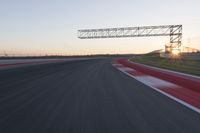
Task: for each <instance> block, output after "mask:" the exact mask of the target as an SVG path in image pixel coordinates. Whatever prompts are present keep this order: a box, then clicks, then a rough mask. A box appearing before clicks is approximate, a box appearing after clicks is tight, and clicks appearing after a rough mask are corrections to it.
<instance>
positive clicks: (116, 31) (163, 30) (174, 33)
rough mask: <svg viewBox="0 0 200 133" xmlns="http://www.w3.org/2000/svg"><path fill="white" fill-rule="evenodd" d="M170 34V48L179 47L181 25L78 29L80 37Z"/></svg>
mask: <svg viewBox="0 0 200 133" xmlns="http://www.w3.org/2000/svg"><path fill="white" fill-rule="evenodd" d="M151 36H170V42H169V43H170V46H169V47H171V48H179V47H180V46H181V43H182V25H161V26H142V27H124V28H105V29H84V30H78V38H80V39H96V38H121V37H151Z"/></svg>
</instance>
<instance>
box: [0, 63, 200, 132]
mask: <svg viewBox="0 0 200 133" xmlns="http://www.w3.org/2000/svg"><path fill="white" fill-rule="evenodd" d="M184 132H185V133H200V115H199V114H198V113H196V112H194V111H192V110H190V109H188V108H186V107H184V106H183V105H181V104H179V103H177V102H175V101H173V100H171V99H169V98H168V97H166V96H164V95H162V94H160V93H158V92H156V91H154V90H152V89H151V88H150V87H148V86H146V85H144V84H142V83H140V82H138V81H136V80H134V79H132V78H130V77H128V76H127V75H125V74H123V73H122V72H120V71H118V70H116V69H115V68H114V67H113V66H112V65H111V59H93V60H85V61H71V62H62V63H54V64H43V65H35V66H28V67H21V68H15V69H9V70H1V71H0V133H184Z"/></svg>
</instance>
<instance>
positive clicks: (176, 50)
mask: <svg viewBox="0 0 200 133" xmlns="http://www.w3.org/2000/svg"><path fill="white" fill-rule="evenodd" d="M179 53H180V51H179V50H178V49H173V50H172V54H173V55H176V56H177V55H179Z"/></svg>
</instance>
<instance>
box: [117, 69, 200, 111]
mask: <svg viewBox="0 0 200 133" xmlns="http://www.w3.org/2000/svg"><path fill="white" fill-rule="evenodd" d="M115 68H117V69H118V70H120V71H121V72H123V73H125V74H126V75H128V76H130V77H132V78H134V79H136V80H137V81H139V82H142V83H143V84H145V85H147V86H149V87H151V88H152V89H153V90H155V91H157V92H160V93H161V94H163V95H165V96H167V97H169V98H171V99H173V100H174V101H176V102H178V103H180V104H182V105H184V106H185V107H187V108H189V109H191V110H193V111H195V112H197V113H199V114H200V109H199V108H197V107H194V106H192V105H190V104H188V103H186V102H185V101H183V100H181V99H178V98H176V97H174V96H172V95H170V94H168V93H166V92H164V91H162V90H160V89H158V88H157V87H154V86H155V84H153V85H152V83H150V82H149V81H145V80H144V79H145V78H144V77H143V79H142V78H138V77H139V76H133V75H131V74H129V73H127V72H126V71H122V69H121V68H118V67H115ZM126 69H127V68H126ZM146 77H148V76H146ZM146 79H148V78H146ZM150 79H152V78H150ZM153 80H154V81H155V79H153ZM156 80H157V79H156ZM157 83H158V84H159V82H157ZM162 83H163V84H162ZM162 83H161V85H167V84H168V83H167V81H164V82H163V81H162ZM171 84H172V83H171Z"/></svg>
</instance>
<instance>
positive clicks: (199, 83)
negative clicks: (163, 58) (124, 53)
mask: <svg viewBox="0 0 200 133" xmlns="http://www.w3.org/2000/svg"><path fill="white" fill-rule="evenodd" d="M116 61H117V62H118V63H120V64H123V65H124V66H127V67H130V68H133V69H135V70H137V71H140V72H142V73H145V74H147V75H151V76H154V77H158V78H160V79H163V80H166V81H169V82H172V83H175V84H177V85H180V86H183V87H185V88H188V89H191V90H194V91H196V92H200V80H198V79H196V80H194V77H191V78H188V77H189V76H183V75H179V74H175V73H172V72H164V71H161V70H156V69H154V68H149V67H147V66H144V65H142V64H138V63H132V62H129V61H128V60H127V59H119V60H116Z"/></svg>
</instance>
